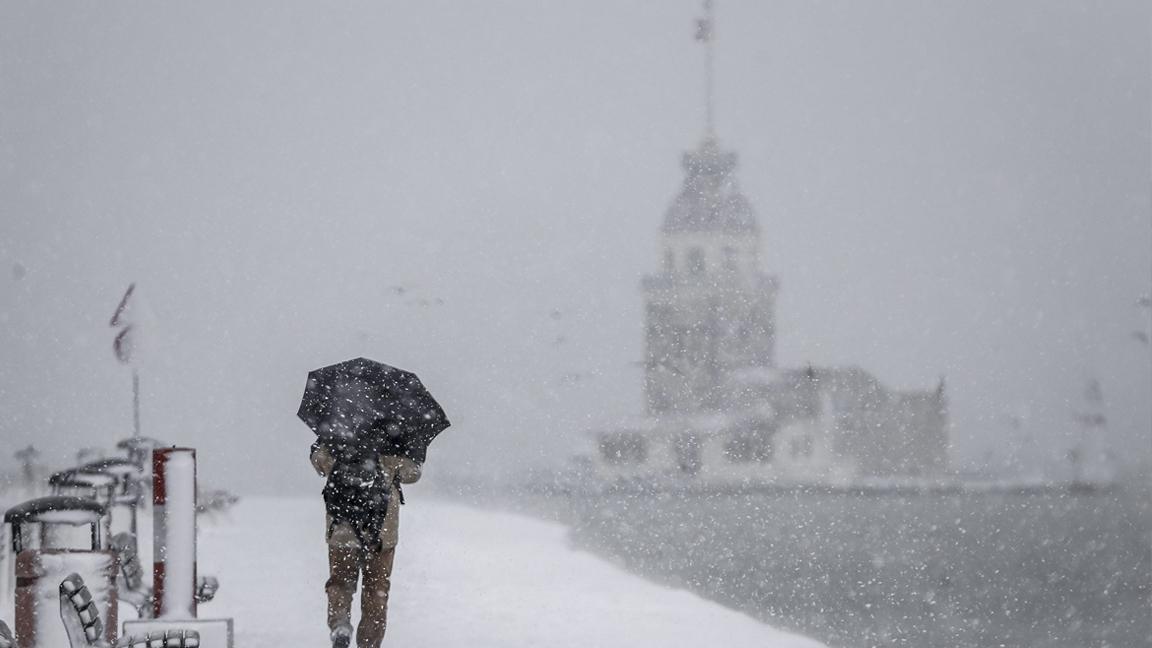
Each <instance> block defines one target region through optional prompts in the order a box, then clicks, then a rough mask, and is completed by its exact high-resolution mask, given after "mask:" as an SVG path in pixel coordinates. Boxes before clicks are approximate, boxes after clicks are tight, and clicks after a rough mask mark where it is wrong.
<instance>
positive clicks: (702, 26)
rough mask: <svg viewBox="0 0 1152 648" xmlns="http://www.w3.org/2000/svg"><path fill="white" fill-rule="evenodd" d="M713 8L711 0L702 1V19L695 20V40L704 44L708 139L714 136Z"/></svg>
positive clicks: (705, 120) (705, 104) (705, 111)
mask: <svg viewBox="0 0 1152 648" xmlns="http://www.w3.org/2000/svg"><path fill="white" fill-rule="evenodd" d="M714 11H715V8H714V6H713V0H704V17H703V18H697V19H696V40H698V41H700V42H702V43H704V128H705V131H706V132H705V135H706V136H707V137H709V138H712V137H715V135H716V128H715V126H716V122H715V108H714V103H715V101H714V99H715V97H714V95H715V85H716V81H715V76H716V72H715V67H716V66H715V61H714V59H715V52H714V49H715V48H714V45H713V41H714V40H715V24H716V20H715V15H714Z"/></svg>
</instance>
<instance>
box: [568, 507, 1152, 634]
mask: <svg viewBox="0 0 1152 648" xmlns="http://www.w3.org/2000/svg"><path fill="white" fill-rule="evenodd" d="M570 514H571V517H570V522H571V524H572V525H573V536H574V538H575V540H576V542H577V543H578V544H579V545H580V546H582V547H583V548H585V549H589V550H591V551H594V552H597V553H599V554H602V555H605V556H607V557H609V558H612V559H614V560H616V561H618V562H620V563H622V564H623V565H624V566H626V567H627V568H629V569H631V570H633V571H635V572H638V573H640V574H643V575H645V576H648V577H650V578H654V579H656V580H659V581H663V582H666V583H670V584H674V585H677V586H681V587H685V588H688V589H690V590H693V591H695V592H697V593H699V594H701V595H703V596H704V597H706V598H709V599H712V600H715V601H718V602H720V603H723V604H725V605H727V606H730V607H733V608H736V609H739V610H742V611H746V612H748V613H749V614H752V615H753V616H756V617H758V618H761V619H763V620H765V621H767V622H770V623H772V624H774V625H777V626H780V627H785V628H790V629H794V630H796V631H799V632H801V633H803V634H807V635H809V636H812V637H816V638H818V639H820V640H822V641H824V642H826V643H828V644H829V645H830V646H833V647H837V648H865V647H871V646H914V647H917V648H944V647H951V646H954V647H969V646H972V647H981V648H984V647H999V646H1011V647H1017V646H1019V647H1037V648H1041V647H1044V648H1048V647H1052V648H1087V647H1093V646H1101V647H1103V646H1112V647H1116V648H1138V647H1148V646H1152V604H1150V596H1152V505H1150V503H1149V498H1148V495H1147V492H1137V491H1133V490H1123V489H1122V490H1117V491H1113V492H1109V493H1104V494H1094V495H1068V494H1062V493H1055V492H1050V493H1043V494H1016V495H1009V494H950V495H942V494H941V495H916V496H909V495H906V496H897V495H849V494H827V493H824V494H812V493H809V494H803V493H758V494H745V495H731V494H729V495H707V494H642V495H638V494H617V495H600V496H596V497H588V498H580V499H574V500H573V501H572V504H571V510H570Z"/></svg>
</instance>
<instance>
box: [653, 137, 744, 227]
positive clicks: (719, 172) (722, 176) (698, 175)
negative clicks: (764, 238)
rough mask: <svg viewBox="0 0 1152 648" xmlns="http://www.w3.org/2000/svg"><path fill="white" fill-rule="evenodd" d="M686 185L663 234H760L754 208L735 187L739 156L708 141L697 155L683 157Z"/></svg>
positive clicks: (666, 218)
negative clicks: (757, 232)
mask: <svg viewBox="0 0 1152 648" xmlns="http://www.w3.org/2000/svg"><path fill="white" fill-rule="evenodd" d="M681 165H682V166H683V167H684V172H685V174H686V175H685V177H684V185H683V187H682V188H681V189H680V193H679V194H678V195H677V196H676V199H675V200H674V201H673V202H672V206H671V207H669V208H668V212H667V214H666V215H665V217H664V231H665V232H668V233H672V232H723V233H730V234H742V233H754V232H756V231H757V225H756V213H755V211H753V209H752V204H751V203H749V202H748V199H747V198H745V197H744V194H742V193H740V189H739V187H737V185H736V177H735V174H734V173H733V172H734V171H735V170H736V154H735V153H733V152H731V151H725V150H722V149H721V148H720V145H719V144H718V143H717V142H716V138H714V137H711V136H709V137H706V138H704V141H702V142H701V143H700V146H699V148H697V149H696V150H695V151H689V152H687V153H685V154H684V158H683V161H682V162H681Z"/></svg>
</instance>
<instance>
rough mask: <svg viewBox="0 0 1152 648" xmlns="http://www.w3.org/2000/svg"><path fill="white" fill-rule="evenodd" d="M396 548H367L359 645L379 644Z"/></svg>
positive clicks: (364, 647) (375, 646)
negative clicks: (374, 550)
mask: <svg viewBox="0 0 1152 648" xmlns="http://www.w3.org/2000/svg"><path fill="white" fill-rule="evenodd" d="M395 557H396V548H395V547H392V548H390V549H382V550H381V551H380V552H379V553H374V552H372V551H365V552H364V589H363V590H362V591H361V592H360V626H359V628H357V630H356V646H357V648H378V647H379V646H380V642H382V641H384V630H385V628H386V627H387V626H388V590H389V589H390V588H391V586H392V560H393V559H394V558H395Z"/></svg>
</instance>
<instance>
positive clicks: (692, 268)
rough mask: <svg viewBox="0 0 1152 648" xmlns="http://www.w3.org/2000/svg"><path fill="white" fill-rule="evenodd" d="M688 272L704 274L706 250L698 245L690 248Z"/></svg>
mask: <svg viewBox="0 0 1152 648" xmlns="http://www.w3.org/2000/svg"><path fill="white" fill-rule="evenodd" d="M687 260H688V272H690V273H692V274H704V250H701V249H700V248H698V247H694V248H690V249H689V250H688V259H687Z"/></svg>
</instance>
